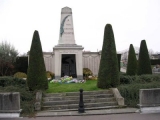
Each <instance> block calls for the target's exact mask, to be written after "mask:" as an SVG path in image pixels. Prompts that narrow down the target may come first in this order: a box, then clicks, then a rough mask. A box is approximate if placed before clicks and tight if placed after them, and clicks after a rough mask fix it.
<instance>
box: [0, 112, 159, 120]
mask: <svg viewBox="0 0 160 120" xmlns="http://www.w3.org/2000/svg"><path fill="white" fill-rule="evenodd" d="M0 120H160V114H140V113H130V114H110V115H89V116H61V117H36V118H19V119H17V118H12V119H0Z"/></svg>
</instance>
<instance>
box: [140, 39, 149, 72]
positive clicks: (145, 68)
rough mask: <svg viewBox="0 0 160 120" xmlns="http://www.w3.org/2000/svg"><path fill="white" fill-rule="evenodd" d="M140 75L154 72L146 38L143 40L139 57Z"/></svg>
mask: <svg viewBox="0 0 160 120" xmlns="http://www.w3.org/2000/svg"><path fill="white" fill-rule="evenodd" d="M137 74H138V75H142V74H152V69H151V62H150V58H149V54H148V48H147V44H146V41H145V40H142V41H141V45H140V51H139V57H138V73H137Z"/></svg>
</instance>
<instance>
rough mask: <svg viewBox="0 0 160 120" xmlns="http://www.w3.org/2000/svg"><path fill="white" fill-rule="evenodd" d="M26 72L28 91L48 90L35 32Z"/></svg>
mask: <svg viewBox="0 0 160 120" xmlns="http://www.w3.org/2000/svg"><path fill="white" fill-rule="evenodd" d="M27 72H28V73H27V84H28V87H29V89H30V90H32V91H33V90H45V89H47V88H48V81H47V76H46V68H45V64H44V58H43V53H42V47H41V41H40V38H39V34H38V31H36V30H35V31H34V34H33V38H32V44H31V48H30V52H29V66H28V71H27Z"/></svg>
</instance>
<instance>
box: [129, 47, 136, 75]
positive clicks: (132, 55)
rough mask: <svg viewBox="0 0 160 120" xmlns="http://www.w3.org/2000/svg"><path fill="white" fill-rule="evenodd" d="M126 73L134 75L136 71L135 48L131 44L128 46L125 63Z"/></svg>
mask: <svg viewBox="0 0 160 120" xmlns="http://www.w3.org/2000/svg"><path fill="white" fill-rule="evenodd" d="M126 73H127V75H136V73H137V59H136V54H135V50H134V47H133V45H132V44H130V47H129V55H128V64H127V72H126Z"/></svg>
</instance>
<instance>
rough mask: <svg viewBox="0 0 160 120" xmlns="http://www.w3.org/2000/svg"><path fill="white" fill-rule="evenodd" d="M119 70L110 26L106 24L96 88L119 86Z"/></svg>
mask: <svg viewBox="0 0 160 120" xmlns="http://www.w3.org/2000/svg"><path fill="white" fill-rule="evenodd" d="M119 83H120V79H119V70H118V60H117V53H116V46H115V40H114V34H113V30H112V26H111V25H110V24H107V25H106V26H105V30H104V39H103V46H102V54H101V60H100V66H99V72H98V81H97V87H99V88H109V87H116V86H117V85H119Z"/></svg>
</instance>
